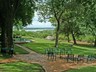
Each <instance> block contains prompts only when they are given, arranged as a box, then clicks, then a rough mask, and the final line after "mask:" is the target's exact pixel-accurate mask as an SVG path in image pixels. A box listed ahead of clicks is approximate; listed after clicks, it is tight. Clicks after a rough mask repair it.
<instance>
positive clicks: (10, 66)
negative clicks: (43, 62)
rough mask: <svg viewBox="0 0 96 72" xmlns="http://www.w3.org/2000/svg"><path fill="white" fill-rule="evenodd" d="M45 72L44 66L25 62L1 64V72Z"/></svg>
mask: <svg viewBox="0 0 96 72" xmlns="http://www.w3.org/2000/svg"><path fill="white" fill-rule="evenodd" d="M25 71H26V72H44V69H43V68H42V66H40V65H38V64H30V63H25V62H14V63H6V64H0V72H25Z"/></svg>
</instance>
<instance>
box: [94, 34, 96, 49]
mask: <svg viewBox="0 0 96 72" xmlns="http://www.w3.org/2000/svg"><path fill="white" fill-rule="evenodd" d="M94 46H95V47H96V36H95V41H94Z"/></svg>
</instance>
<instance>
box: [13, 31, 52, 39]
mask: <svg viewBox="0 0 96 72" xmlns="http://www.w3.org/2000/svg"><path fill="white" fill-rule="evenodd" d="M16 35H18V36H22V37H27V38H28V37H29V38H30V37H31V38H46V37H47V36H53V35H54V31H47V30H46V31H37V32H26V31H14V36H16Z"/></svg>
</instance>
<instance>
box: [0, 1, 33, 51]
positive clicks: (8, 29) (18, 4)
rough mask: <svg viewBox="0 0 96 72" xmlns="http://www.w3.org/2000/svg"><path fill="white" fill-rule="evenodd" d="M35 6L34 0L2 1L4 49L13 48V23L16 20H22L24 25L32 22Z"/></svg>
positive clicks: (0, 2)
mask: <svg viewBox="0 0 96 72" xmlns="http://www.w3.org/2000/svg"><path fill="white" fill-rule="evenodd" d="M34 6H35V2H34V0H7V1H6V0H1V1H0V15H1V17H2V25H1V30H2V32H1V37H2V40H1V43H2V44H1V45H2V49H3V48H7V49H9V50H10V48H13V37H12V34H13V24H14V23H15V22H16V21H21V22H22V24H24V25H25V24H28V23H30V22H31V20H32V17H33V14H34ZM1 51H2V50H1Z"/></svg>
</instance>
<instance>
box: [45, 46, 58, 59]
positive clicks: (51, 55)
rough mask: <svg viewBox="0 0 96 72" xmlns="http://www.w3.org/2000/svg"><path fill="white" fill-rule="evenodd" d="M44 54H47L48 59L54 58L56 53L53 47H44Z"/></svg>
mask: <svg viewBox="0 0 96 72" xmlns="http://www.w3.org/2000/svg"><path fill="white" fill-rule="evenodd" d="M46 54H47V56H48V60H50V59H51V60H52V61H53V60H56V53H55V51H54V49H53V48H48V49H46Z"/></svg>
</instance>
